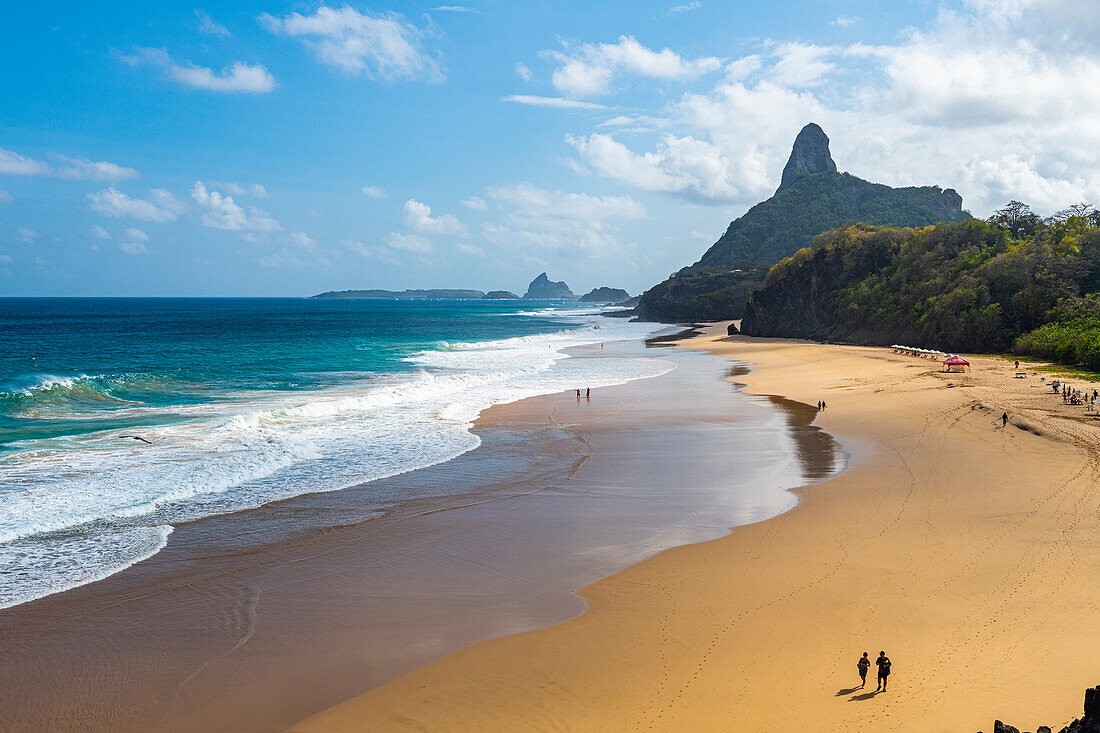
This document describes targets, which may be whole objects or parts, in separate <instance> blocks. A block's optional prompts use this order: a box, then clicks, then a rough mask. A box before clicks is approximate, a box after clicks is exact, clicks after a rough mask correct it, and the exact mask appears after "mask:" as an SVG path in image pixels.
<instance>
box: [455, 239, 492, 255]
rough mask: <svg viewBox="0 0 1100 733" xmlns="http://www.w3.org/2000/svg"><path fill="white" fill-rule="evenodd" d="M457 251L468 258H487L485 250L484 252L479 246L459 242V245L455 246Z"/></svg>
mask: <svg viewBox="0 0 1100 733" xmlns="http://www.w3.org/2000/svg"><path fill="white" fill-rule="evenodd" d="M455 249H456V250H457V251H458V252H460V253H462V254H464V255H466V256H468V257H484V256H485V250H483V249H482V248H481V247H478V246H477V245H474V244H464V243H462V242H459V243H458V244H456V245H455Z"/></svg>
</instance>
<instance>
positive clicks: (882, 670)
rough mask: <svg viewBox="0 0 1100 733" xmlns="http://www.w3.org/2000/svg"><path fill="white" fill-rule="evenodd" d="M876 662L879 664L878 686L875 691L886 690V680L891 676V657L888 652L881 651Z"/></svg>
mask: <svg viewBox="0 0 1100 733" xmlns="http://www.w3.org/2000/svg"><path fill="white" fill-rule="evenodd" d="M875 664H877V665H878V687H876V688H875V692H878V691H879V690H882V691H883V692H886V681H887V679H889V677H890V657H888V656H886V652H879V653H878V659H876V660H875Z"/></svg>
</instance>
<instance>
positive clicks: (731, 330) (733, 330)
mask: <svg viewBox="0 0 1100 733" xmlns="http://www.w3.org/2000/svg"><path fill="white" fill-rule="evenodd" d="M739 333H741V330H740V329H739V328H737V322H736V321H734V322H732V323H730V325H728V326H726V335H727V336H736V335H737V334H739Z"/></svg>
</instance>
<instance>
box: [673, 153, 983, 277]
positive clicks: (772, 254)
mask: <svg viewBox="0 0 1100 733" xmlns="http://www.w3.org/2000/svg"><path fill="white" fill-rule="evenodd" d="M968 217H969V214H967V213H966V212H965V211H963V209H962V198H961V197H960V196H959V195H958V194H957V193H955V192H954V191H952V190H947V191H944V190H942V189H940V188H939V187H937V186H921V187H910V188H891V187H889V186H884V185H882V184H879V183H870V182H868V181H864V180H863V179H861V178H856V177H855V176H853V175H850V174H848V173H815V174H813V175H807V176H803V177H801V178H799V179H797V180H796V181H794V182H793V183H791V184H790V185H788V186H787V187H785V188H782V189H780V190H779V191H777V192H776V193H775V195H774V196H772V197H771V198H769V199H767V200H766V201H762V202H760V203H759V204H757V205H756V206H753V207H752V208H751V209H749V210H748V211H747V212H745V214H744V216H741V217H740V218H738V219H736V220H734V221H733V222H731V223H730V225H729V228H728V229H726V233H725V234H723V235H722V236H721V238H720V239H719V240H718V241H717V242H715V243H714V245H713V246H712V247H711V248H710V249H708V250H707V251H706V253H705V254H704V255H703V256H702V258H700V260H699V262H697V263H696V264H695V265H693V266H692V268H691V269H700V268H723V269H727V270H729V269H735V268H740V269H745V270H747V269H749V268H752V267H760V266H764V267H768V266H770V265H773V264H775V263H776V262H779V261H780V260H781V259H783V258H784V257H790V256H791V255H792V254H794V253H795V252H796V251H797V250H799V249H800V248H802V247H805V246H806V245H807V244H809V242H810V240H811V239H812V238H813V237H814V236H815V235H817V234H821V233H822V232H824V231H828V230H830V229H836V228H837V227H842V226H845V225H847V224H855V223H856V222H867V223H870V224H889V225H893V226H899V227H911V226H923V225H926V224H933V223H935V222H938V221H955V220H958V219H965V218H968Z"/></svg>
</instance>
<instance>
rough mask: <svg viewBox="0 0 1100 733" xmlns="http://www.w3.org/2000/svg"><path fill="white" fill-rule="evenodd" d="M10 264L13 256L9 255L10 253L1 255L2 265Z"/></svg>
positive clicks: (0, 262) (0, 261)
mask: <svg viewBox="0 0 1100 733" xmlns="http://www.w3.org/2000/svg"><path fill="white" fill-rule="evenodd" d="M9 264H11V257H9V256H8V255H0V265H9Z"/></svg>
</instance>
